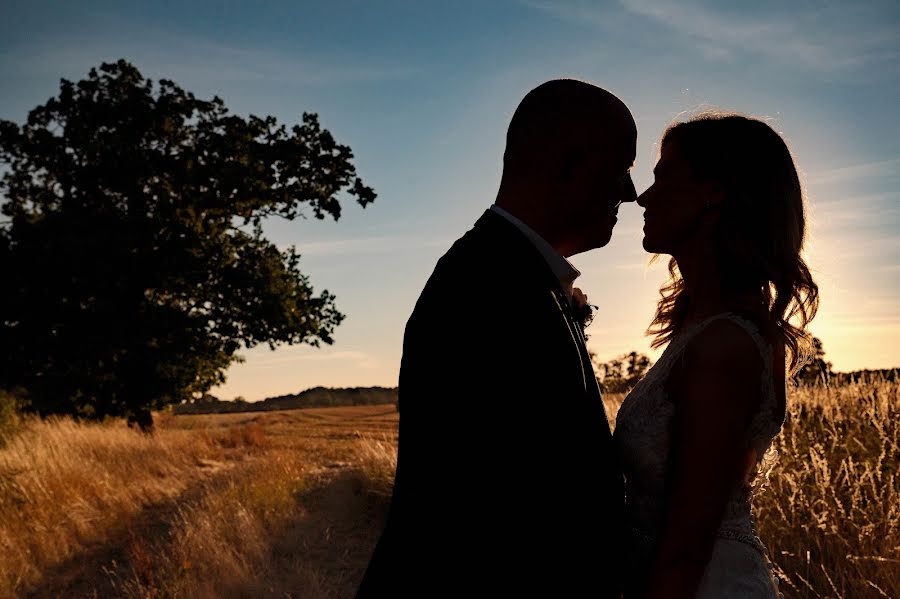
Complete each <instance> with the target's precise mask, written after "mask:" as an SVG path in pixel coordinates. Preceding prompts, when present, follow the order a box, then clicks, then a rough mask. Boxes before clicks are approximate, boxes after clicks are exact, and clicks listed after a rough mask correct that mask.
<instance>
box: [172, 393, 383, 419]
mask: <svg viewBox="0 0 900 599" xmlns="http://www.w3.org/2000/svg"><path fill="white" fill-rule="evenodd" d="M382 404H393V405H396V404H397V388H396V387H353V388H346V389H344V388H336V389H332V388H328V387H315V388H313V389H307V390H306V391H302V392H300V393H296V394H292V395H280V396H278V397H268V398H266V399H263V400H260V401H252V402H251V401H247V400H246V399H244V398H243V397H240V396H239V397H235V398H234V399H232V400H231V401H223V400H220V399H217V398H216V397H214V396H212V395H209V394H206V395H204V396H202V397H200V398H198V399H194V400H191V401H188V402H185V403H182V404H179V405H177V406H173V408H172V411H173V412H174V413H175V414H218V413H231V412H268V411H274V410H296V409H299V408H327V407H346V406H374V405H382Z"/></svg>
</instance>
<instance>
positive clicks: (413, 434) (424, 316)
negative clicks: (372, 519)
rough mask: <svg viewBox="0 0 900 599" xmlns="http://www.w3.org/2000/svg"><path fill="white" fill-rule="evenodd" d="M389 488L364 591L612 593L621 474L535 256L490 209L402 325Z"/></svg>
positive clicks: (572, 337)
mask: <svg viewBox="0 0 900 599" xmlns="http://www.w3.org/2000/svg"><path fill="white" fill-rule="evenodd" d="M399 402H400V403H399V408H400V432H399V447H398V465H397V474H396V479H395V484H394V492H393V499H392V502H391V509H390V513H389V516H388V521H387V525H386V528H385V530H384V533H383V534H382V536H381V539H380V541H379V542H378V545H377V547H376V549H375V552H374V554H373V556H372V559H371V562H370V563H369V567H368V569H367V571H366V573H365V576H364V579H363V581H362V584H361V586H360V588H359V591H358V595H357V597H359V598H369V597H379V598H380V597H400V596H403V597H405V596H407V595H409V596H411V597H439V596H457V597H485V596H490V597H512V596H523V595H528V596H535V595H540V594H543V595H544V596H553V597H561V596H566V597H572V596H584V597H587V596H591V597H614V596H618V595H617V593H618V581H619V579H620V573H619V569H618V563H619V559H618V556H619V553H620V552H622V547H621V539H622V535H621V532H622V531H621V524H622V520H623V506H624V488H623V479H622V474H621V470H620V468H619V465H618V460H617V459H616V457H615V455H614V451H613V448H612V438H611V435H610V429H609V425H608V424H607V421H606V414H605V412H604V408H603V404H602V402H601V397H600V391H599V389H598V387H597V383H596V380H595V378H594V373H593V370H592V368H591V366H590V362H589V359H588V356H587V351H586V349H585V347H584V343H583V341H582V338H581V336H580V333H579V332H578V331H577V330H576V329H575V325H574V323H573V321H572V320H571V316H570V315H569V311H568V306H567V304H565V299H564V296H563V294H562V290H561V289H560V285H559V281H558V280H557V279H556V277H555V276H554V275H553V273H552V271H551V270H550V267H549V266H548V265H547V263H546V261H545V260H544V258H543V256H541V255H540V253H539V252H538V250H537V249H535V247H534V246H533V245H532V244H531V242H530V241H529V240H528V239H527V238H526V237H525V236H524V235H522V233H521V232H520V231H519V230H518V229H516V228H515V226H513V225H512V224H511V223H509V222H508V221H506V220H505V219H504V218H503V217H501V216H500V215H498V214H496V213H494V212H492V211H490V210H489V211H487V212H485V214H484V215H483V216H482V217H481V218H480V219H479V220H478V222H477V223H476V224H475V226H474V228H472V229H471V230H470V231H469V232H468V233H466V234H465V235H464V236H463V237H462V238H461V239H459V240H458V241H457V242H456V243H455V244H454V245H453V247H452V248H451V249H450V250H449V251H448V252H447V253H446V254H445V255H444V256H443V257H442V258H441V259H440V261H439V262H438V264H437V266H436V268H435V270H434V273H433V274H432V275H431V278H430V279H429V280H428V283H427V284H426V286H425V289H424V290H423V291H422V295H421V296H420V297H419V301H418V302H417V304H416V307H415V310H414V311H413V314H412V316H411V317H410V319H409V322H408V323H407V326H406V334H405V337H404V342H403V359H402V362H401V366H400V387H399Z"/></svg>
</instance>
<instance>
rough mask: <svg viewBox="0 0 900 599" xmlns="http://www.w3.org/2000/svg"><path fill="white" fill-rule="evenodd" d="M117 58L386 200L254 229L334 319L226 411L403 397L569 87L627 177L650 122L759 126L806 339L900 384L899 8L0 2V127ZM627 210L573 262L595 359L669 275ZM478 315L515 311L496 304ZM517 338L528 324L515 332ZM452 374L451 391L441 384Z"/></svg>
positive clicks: (236, 373) (642, 326) (643, 153)
mask: <svg viewBox="0 0 900 599" xmlns="http://www.w3.org/2000/svg"><path fill="white" fill-rule="evenodd" d="M118 58H126V59H127V60H129V61H131V62H133V63H134V64H135V65H136V66H137V67H138V68H139V69H140V70H141V72H142V73H143V74H144V75H145V76H148V77H150V78H152V79H158V78H161V77H164V78H168V79H173V80H174V81H175V82H176V83H178V84H179V85H181V86H182V87H184V88H185V89H187V90H190V91H192V92H194V93H195V94H196V95H197V96H198V97H206V98H209V97H212V96H213V95H218V96H220V97H221V98H223V100H224V101H225V103H226V105H227V106H228V107H229V108H230V109H231V110H232V111H233V112H235V113H237V114H240V115H244V116H246V115H248V114H256V115H273V116H275V117H277V118H278V119H279V121H281V122H284V123H287V124H293V123H298V122H300V119H301V115H302V113H303V112H304V111H307V112H315V113H318V114H319V117H320V120H321V123H322V125H323V126H324V127H325V128H327V129H328V130H330V131H331V132H332V133H333V134H334V136H335V138H336V139H337V141H338V142H339V143H344V144H347V145H349V146H350V147H351V148H352V149H353V152H354V155H355V158H354V163H355V164H356V166H357V170H358V173H359V175H360V176H361V177H362V178H363V180H364V181H365V182H366V183H367V184H368V185H371V186H372V187H374V188H375V190H376V192H377V193H378V199H377V200H376V201H375V203H374V204H372V205H370V206H369V207H367V208H365V209H363V208H361V207H359V206H358V205H356V204H354V203H352V201H348V202H346V203H345V205H344V213H343V216H342V217H341V219H340V220H339V221H338V222H333V221H331V220H326V221H319V220H316V219H314V218H312V217H310V218H309V219H308V220H295V221H293V222H288V221H280V220H270V221H267V222H266V226H265V231H266V234H267V236H268V237H269V238H270V239H271V240H272V241H273V242H275V243H277V244H278V245H279V246H282V247H286V246H290V245H295V246H296V247H297V248H298V250H299V252H300V253H301V255H302V259H301V262H300V267H301V269H302V271H303V272H304V273H305V274H307V275H309V277H310V280H311V283H312V285H313V287H314V288H315V289H316V290H317V291H318V290H322V289H327V290H328V291H330V292H332V293H334V294H335V295H336V296H337V305H338V308H339V309H340V310H341V311H342V312H344V313H345V314H346V316H347V318H346V320H345V321H344V323H343V324H341V326H340V327H339V328H338V330H337V331H336V334H335V343H334V345H332V346H323V347H321V348H318V349H317V348H312V347H309V346H281V347H279V348H277V349H276V350H275V351H271V350H270V349H269V348H268V346H267V345H262V346H260V347H256V348H252V349H246V350H242V351H241V352H240V353H241V354H242V355H243V356H244V357H245V358H246V361H245V362H244V363H242V364H235V365H233V366H231V367H230V368H229V370H228V372H227V377H228V380H227V382H226V383H225V384H224V385H222V386H219V387H216V388H214V389H213V390H212V392H213V393H214V394H215V395H217V396H219V397H222V398H225V399H230V398H233V397H236V396H241V397H244V398H245V399H247V400H251V401H253V400H259V399H262V398H265V397H269V396H273V395H281V394H287V393H296V392H299V391H302V390H304V389H307V388H311V387H315V386H319V385H322V386H330V387H352V386H375V385H379V386H394V385H396V384H397V377H398V369H399V364H400V357H401V349H402V338H403V329H404V326H405V324H406V320H407V318H408V317H409V314H410V312H411V311H412V308H413V306H414V304H415V301H416V299H417V297H418V295H419V292H420V291H421V289H422V286H423V285H424V283H425V281H426V280H427V278H428V276H429V275H430V274H431V272H432V270H433V268H434V264H435V262H436V261H437V259H438V258H439V257H440V256H441V255H442V254H443V253H444V252H445V251H446V250H447V249H448V248H449V246H450V245H451V244H452V242H453V241H454V240H455V239H456V238H458V237H459V236H461V235H462V234H463V233H465V231H467V230H468V229H469V228H471V226H472V224H473V223H474V222H475V221H476V220H477V219H478V217H479V216H480V215H481V213H482V212H483V211H484V210H485V209H486V208H487V207H488V206H490V205H491V203H493V200H494V198H495V195H496V191H497V187H498V184H499V181H500V174H501V166H502V155H503V146H504V136H505V133H506V128H507V126H508V124H509V119H510V117H511V116H512V113H513V111H514V110H515V107H516V105H517V104H518V102H519V101H520V100H521V98H522V97H523V96H524V95H525V93H527V92H528V91H529V90H530V89H532V88H533V87H535V86H537V85H539V84H540V83H542V82H543V81H546V80H548V79H553V78H558V77H575V78H579V79H584V80H587V81H590V82H592V83H595V84H597V85H599V86H601V87H603V88H605V89H608V90H610V91H611V92H613V93H615V94H616V95H617V96H618V97H620V98H621V99H622V100H623V101H624V102H625V103H626V104H627V105H628V106H629V108H630V109H631V112H632V114H633V115H634V117H635V121H636V122H637V126H638V148H637V161H636V163H635V166H634V170H633V171H632V173H633V178H634V181H635V185H636V187H637V190H638V192H639V193H640V192H641V191H643V190H644V189H646V188H647V187H648V186H649V185H650V183H651V182H652V169H653V165H654V164H655V162H656V158H657V154H658V140H659V136H660V134H661V132H662V131H663V129H664V128H665V127H666V126H667V125H668V124H669V123H671V122H672V121H673V120H675V119H678V118H684V117H685V116H686V115H687V116H689V115H690V114H691V113H692V112H696V111H698V110H702V109H705V108H711V107H715V108H722V109H727V110H735V111H740V112H743V113H747V114H751V115H754V116H758V117H761V118H764V119H766V120H767V122H769V123H770V124H772V126H773V127H774V128H775V129H776V130H777V131H778V132H780V133H781V134H782V135H783V136H784V137H785V139H786V140H787V141H788V144H789V146H790V147H791V150H792V152H793V154H794V157H795V160H796V163H797V165H798V167H799V169H800V170H801V173H802V178H803V181H804V185H805V190H806V193H807V202H808V205H807V208H808V214H809V229H810V235H809V239H808V243H807V259H808V262H809V264H810V266H811V268H812V270H813V274H814V276H815V279H816V281H817V282H818V284H819V287H820V292H821V308H820V312H819V315H818V317H817V318H816V320H815V321H814V322H813V324H812V326H811V332H812V333H813V334H814V335H815V336H817V337H819V338H820V339H822V341H823V342H824V347H825V351H826V356H827V359H829V360H830V361H831V362H833V364H834V367H835V369H837V370H841V371H847V370H853V369H859V368H890V367H900V300H898V297H900V118H898V115H897V112H898V106H900V4H898V3H897V2H895V1H893V0H890V1H884V2H858V3H848V2H836V1H835V2H829V1H821V0H820V1H815V2H813V1H811V0H799V1H796V2H791V3H783V2H775V1H761V2H753V3H748V2H732V3H727V2H709V1H706V2H701V1H686V2H678V3H677V6H676V3H675V2H665V1H661V0H620V1H610V2H574V1H560V2H549V1H542V0H532V1H528V0H496V1H491V2H488V1H484V2H465V1H463V2H452V3H449V2H438V1H413V0H409V1H406V2H397V1H388V0H384V1H380V2H365V1H352V2H351V1H340V0H337V1H328V2H325V1H323V2H298V1H283V2H282V1H274V0H272V1H266V2H170V1H163V0H157V1H154V2H143V3H134V2H122V1H116V2H92V1H89V0H83V1H81V2H58V3H47V2H40V1H35V0H29V1H27V2H18V1H16V2H10V1H9V0H0V81H2V85H0V118H2V119H8V120H13V121H16V122H22V121H23V120H24V119H25V117H26V116H27V113H28V111H29V110H30V109H32V108H34V107H35V106H37V105H38V104H41V103H43V102H45V101H46V100H47V99H49V98H50V97H51V96H54V95H56V93H57V92H58V89H59V80H60V78H63V77H64V78H67V79H70V80H78V79H81V78H83V77H85V76H86V75H87V72H88V70H89V69H90V68H91V67H92V66H97V65H99V64H100V63H101V62H103V61H113V60H116V59H118ZM641 227H642V216H641V209H640V207H638V206H636V205H634V204H630V205H626V206H623V207H622V209H621V210H620V212H619V224H618V225H617V227H616V229H615V231H614V233H613V239H612V241H611V242H610V244H609V245H608V246H606V247H604V248H602V249H599V250H595V251H593V252H589V253H585V254H581V255H578V256H576V257H574V258H573V260H572V261H573V263H574V264H575V266H576V267H577V268H579V269H580V270H581V272H582V275H581V277H580V278H579V279H578V282H577V283H576V285H577V286H578V287H580V288H581V289H582V290H583V291H584V292H585V293H586V294H587V295H588V297H589V298H590V301H591V303H592V304H595V305H597V306H598V307H599V310H598V311H597V313H596V316H595V319H594V323H593V324H592V325H591V327H590V328H589V329H588V333H589V334H590V340H589V347H590V349H591V350H593V351H594V352H596V353H597V355H598V357H599V358H600V359H603V360H605V359H611V358H613V357H615V356H616V355H619V354H622V353H625V352H628V351H631V350H636V351H639V352H643V353H647V354H648V355H650V356H651V357H656V356H657V355H658V352H657V351H651V350H650V347H649V343H650V339H649V338H648V337H647V336H646V335H645V334H644V332H645V330H646V328H647V325H648V323H649V321H650V319H651V317H652V314H653V311H654V307H655V302H656V300H657V298H658V289H659V286H660V284H661V283H662V282H663V281H664V280H665V276H666V275H665V262H666V261H665V260H660V261H658V262H657V263H655V264H653V265H649V266H648V258H649V256H648V255H647V254H646V253H645V252H644V251H643V249H642V248H641V235H642V234H641ZM486 293H487V294H488V295H489V296H493V299H492V300H491V298H488V302H487V303H488V304H490V303H491V301H493V302H495V305H496V309H502V304H503V303H504V302H508V301H515V298H511V297H508V296H507V295H506V294H505V293H504V290H503V289H494V290H487V291H486ZM522 326H528V324H527V323H522ZM447 376H453V373H452V372H448V373H447Z"/></svg>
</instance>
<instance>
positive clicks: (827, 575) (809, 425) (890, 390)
mask: <svg viewBox="0 0 900 599" xmlns="http://www.w3.org/2000/svg"><path fill="white" fill-rule="evenodd" d="M776 448H777V450H778V454H779V458H778V462H777V463H776V465H775V469H774V471H773V473H772V476H771V480H770V486H769V488H768V489H765V490H764V491H763V492H762V493H761V494H760V495H758V496H757V498H756V501H755V507H756V510H757V513H758V516H759V529H760V530H759V533H760V536H761V537H762V538H763V541H765V542H766V544H767V545H768V547H769V550H770V552H771V554H772V558H773V561H775V563H776V564H777V566H778V568H779V572H778V573H779V575H780V576H781V578H782V580H783V582H782V585H781V586H782V590H784V591H785V595H788V596H794V597H839V598H840V597H843V598H848V599H849V598H854V599H855V598H857V597H891V598H895V597H900V472H898V466H900V383H890V382H885V381H882V380H879V381H875V382H865V383H858V384H852V385H845V386H841V387H837V388H831V389H829V388H825V387H804V388H801V389H798V390H795V391H794V393H793V394H792V397H791V400H790V404H789V409H788V415H787V421H786V423H785V427H784V431H783V433H782V435H781V436H780V437H779V438H778V439H777V441H776Z"/></svg>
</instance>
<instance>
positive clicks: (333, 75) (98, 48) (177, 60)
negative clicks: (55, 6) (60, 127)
mask: <svg viewBox="0 0 900 599" xmlns="http://www.w3.org/2000/svg"><path fill="white" fill-rule="evenodd" d="M106 21H110V22H105V23H104V27H103V30H104V34H103V35H91V34H90V32H79V34H78V35H77V36H74V35H73V36H72V37H66V36H61V37H59V36H58V37H54V38H53V39H40V38H32V39H30V40H29V41H28V42H26V43H25V44H23V45H19V46H17V47H13V48H11V49H9V50H7V51H6V52H4V53H2V54H0V70H2V71H3V72H4V73H7V74H20V75H26V76H28V77H34V76H38V77H41V76H44V77H53V78H58V77H69V78H73V77H81V76H83V75H85V74H86V73H87V70H88V69H89V68H90V67H92V66H97V65H98V64H99V63H100V62H103V61H113V60H116V59H118V58H126V59H128V60H131V61H133V62H134V63H135V64H136V66H137V67H138V68H140V69H141V71H142V72H143V73H144V74H145V75H148V76H151V77H153V78H157V77H159V76H165V77H166V78H168V79H173V80H175V81H176V82H179V83H182V84H190V85H198V84H200V85H203V84H209V85H215V84H221V83H255V82H268V83H279V84H286V85H291V86H301V87H302V86H308V87H323V86H333V85H350V84H358V83H369V82H376V81H382V80H394V79H403V78H408V77H411V76H413V75H415V74H416V73H417V72H418V69H416V68H415V67H412V66H411V65H398V64H389V63H379V62H378V60H377V58H369V57H366V58H360V59H357V60H356V62H348V61H347V60H340V59H336V58H333V57H323V56H312V55H309V54H307V55H304V56H302V57H301V56H297V55H292V54H288V53H286V52H284V51H279V50H275V49H270V48H250V47H240V46H237V45H228V44H223V43H219V42H215V41H212V40H209V39H206V38H203V37H200V36H195V35H188V34H184V33H177V32H172V31H165V30H154V29H151V28H148V27H144V26H142V25H141V24H134V23H129V22H119V21H116V20H113V19H111V18H109V17H107V19H106Z"/></svg>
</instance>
